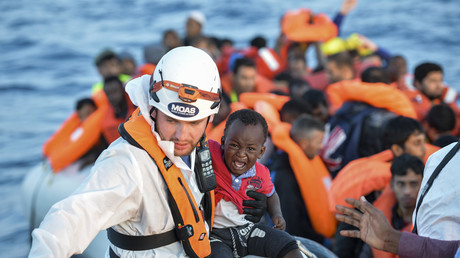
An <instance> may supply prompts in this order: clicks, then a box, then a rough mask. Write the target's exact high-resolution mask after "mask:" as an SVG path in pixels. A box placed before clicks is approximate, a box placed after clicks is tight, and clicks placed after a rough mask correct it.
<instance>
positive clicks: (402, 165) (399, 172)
mask: <svg viewBox="0 0 460 258" xmlns="http://www.w3.org/2000/svg"><path fill="white" fill-rule="evenodd" d="M424 168H425V165H424V164H423V161H422V160H420V159H419V158H417V157H415V156H412V155H410V154H407V153H405V154H402V155H401V156H399V157H396V158H395V159H394V160H393V163H392V164H391V168H390V170H391V176H392V177H394V176H405V175H407V170H408V169H411V170H412V171H413V172H414V173H415V174H416V175H423V169H424Z"/></svg>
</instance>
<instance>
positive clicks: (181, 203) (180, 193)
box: [120, 109, 214, 257]
mask: <svg viewBox="0 0 460 258" xmlns="http://www.w3.org/2000/svg"><path fill="white" fill-rule="evenodd" d="M125 132H126V133H127V135H126V134H125ZM120 133H121V134H122V135H123V137H124V138H125V137H127V138H130V139H131V140H132V141H134V144H137V147H139V148H142V149H144V150H145V151H146V152H147V153H148V154H149V155H150V157H151V158H152V159H153V161H154V162H155V164H156V165H157V167H158V170H159V171H160V172H161V175H162V177H163V179H164V180H165V182H166V184H167V186H168V192H169V193H168V195H169V196H170V197H171V198H169V200H168V203H169V206H170V208H171V213H172V214H173V217H174V223H175V227H176V229H181V228H183V227H187V226H191V227H192V228H193V235H192V236H190V237H189V238H186V239H181V243H182V246H183V247H184V250H185V252H186V253H187V255H188V256H190V257H206V256H209V255H210V254H211V246H210V243H209V236H208V233H207V230H206V226H205V220H204V217H203V214H202V213H201V212H200V208H199V205H197V203H196V202H195V199H194V198H193V194H192V192H191V191H190V188H189V186H188V185H187V183H186V180H185V178H184V177H183V175H182V173H181V171H180V170H179V168H177V167H176V165H174V164H173V163H172V162H171V161H170V160H169V158H168V157H167V156H166V155H165V153H164V152H163V150H161V148H160V147H159V146H158V142H157V139H156V138H155V136H154V135H153V134H152V132H151V127H150V125H149V124H148V123H147V122H146V121H145V119H144V117H143V116H142V115H141V114H140V111H139V109H136V110H135V111H134V113H133V114H132V115H131V117H130V119H129V120H128V121H127V122H125V123H123V124H121V125H120ZM125 139H126V138H125ZM127 140H128V139H127ZM128 141H129V142H130V143H132V142H131V141H130V140H128ZM132 144H133V143H132ZM208 193H209V194H206V195H208V196H209V198H210V200H209V202H211V205H207V207H205V211H206V209H209V210H208V212H207V214H208V217H209V215H211V216H210V225H209V227H210V228H211V227H212V223H213V217H214V205H212V204H214V191H211V192H208ZM206 195H205V196H206ZM191 196H192V197H191ZM209 202H207V203H209Z"/></svg>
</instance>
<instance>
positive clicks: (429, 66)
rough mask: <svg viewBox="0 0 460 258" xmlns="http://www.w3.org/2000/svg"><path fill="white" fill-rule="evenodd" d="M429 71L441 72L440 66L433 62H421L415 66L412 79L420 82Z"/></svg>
mask: <svg viewBox="0 0 460 258" xmlns="http://www.w3.org/2000/svg"><path fill="white" fill-rule="evenodd" d="M431 72H441V73H442V67H441V66H440V65H438V64H435V63H428V62H427V63H422V64H419V65H418V66H417V67H415V70H414V81H417V82H422V81H423V79H425V77H426V76H427V75H428V74H429V73H431Z"/></svg>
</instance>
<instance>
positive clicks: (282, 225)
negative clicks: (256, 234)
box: [272, 216, 286, 230]
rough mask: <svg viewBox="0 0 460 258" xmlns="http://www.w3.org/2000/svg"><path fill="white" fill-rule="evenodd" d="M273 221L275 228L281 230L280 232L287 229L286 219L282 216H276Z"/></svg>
mask: <svg viewBox="0 0 460 258" xmlns="http://www.w3.org/2000/svg"><path fill="white" fill-rule="evenodd" d="M272 221H273V225H274V226H273V228H276V229H279V230H285V229H286V221H284V218H283V217H281V216H274V217H273V218H272Z"/></svg>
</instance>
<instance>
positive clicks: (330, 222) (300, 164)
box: [272, 123, 336, 237]
mask: <svg viewBox="0 0 460 258" xmlns="http://www.w3.org/2000/svg"><path fill="white" fill-rule="evenodd" d="M290 128H291V125H290V124H286V123H281V124H279V125H278V126H276V127H275V129H274V130H273V132H272V140H273V143H274V144H275V146H276V147H278V148H280V149H282V150H283V151H285V152H286V153H287V154H288V156H289V163H290V164H291V167H292V170H293V171H294V175H295V177H296V180H297V183H298V185H299V189H300V192H301V194H302V198H303V200H304V202H305V207H306V208H307V210H308V216H309V218H310V220H311V223H312V225H313V228H314V229H315V231H316V232H318V233H320V234H322V235H324V236H326V237H332V236H333V235H334V233H335V229H336V220H335V218H334V213H333V212H332V211H331V210H329V200H328V187H329V184H330V182H331V176H330V175H329V172H328V170H327V169H326V166H325V165H324V163H323V162H322V160H321V158H320V157H319V156H316V157H315V158H314V159H313V160H309V159H308V158H307V157H306V156H305V154H304V153H303V151H302V150H301V149H300V147H299V146H298V145H297V144H296V143H295V142H294V141H293V140H292V139H291V137H289V130H290Z"/></svg>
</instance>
